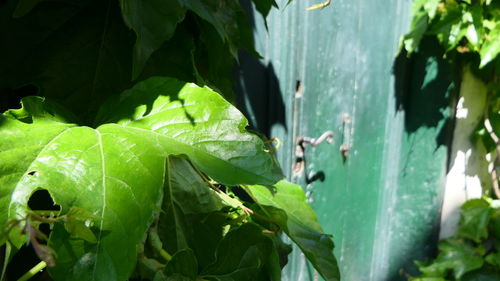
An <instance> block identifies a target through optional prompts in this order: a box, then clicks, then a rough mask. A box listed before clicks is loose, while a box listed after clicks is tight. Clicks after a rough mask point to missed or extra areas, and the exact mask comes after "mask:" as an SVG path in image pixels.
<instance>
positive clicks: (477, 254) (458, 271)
mask: <svg viewBox="0 0 500 281" xmlns="http://www.w3.org/2000/svg"><path fill="white" fill-rule="evenodd" d="M438 248H439V251H440V252H439V256H438V257H437V258H436V259H435V260H434V261H433V262H432V263H431V264H429V265H427V266H425V265H422V264H421V263H418V265H419V269H420V271H421V272H422V273H423V275H422V276H423V277H446V275H447V273H448V271H451V272H452V274H453V276H454V277H455V279H460V278H461V277H462V275H464V274H465V273H467V272H470V271H473V270H475V269H478V268H480V267H481V266H482V265H483V259H482V255H483V254H484V249H481V248H474V247H473V246H472V245H471V244H470V243H468V242H466V241H464V240H462V239H456V238H450V239H446V240H443V241H441V242H439V245H438Z"/></svg>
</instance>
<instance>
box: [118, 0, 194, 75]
mask: <svg viewBox="0 0 500 281" xmlns="http://www.w3.org/2000/svg"><path fill="white" fill-rule="evenodd" d="M120 6H121V10H122V15H123V19H124V21H125V23H126V24H127V26H128V27H129V28H132V29H133V30H134V31H135V34H136V43H135V46H134V58H133V67H132V69H133V70H132V76H133V78H134V79H135V78H137V77H138V76H139V74H140V73H141V72H142V70H143V68H144V65H145V64H146V61H147V60H148V59H149V57H150V56H151V54H152V53H153V52H154V51H156V50H158V49H159V48H160V46H161V45H162V43H163V42H165V41H166V40H168V39H169V38H170V37H172V35H173V34H174V31H175V28H176V26H177V24H178V23H179V22H180V21H182V20H183V19H184V15H185V13H186V10H185V9H184V8H183V7H182V6H181V5H180V4H179V3H178V2H177V1H164V0H148V1H143V0H120Z"/></svg>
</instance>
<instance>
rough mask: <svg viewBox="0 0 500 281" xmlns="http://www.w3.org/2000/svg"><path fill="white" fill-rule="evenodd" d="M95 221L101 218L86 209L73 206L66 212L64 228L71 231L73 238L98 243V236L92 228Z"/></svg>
mask: <svg viewBox="0 0 500 281" xmlns="http://www.w3.org/2000/svg"><path fill="white" fill-rule="evenodd" d="M94 221H97V222H98V221H99V219H98V218H96V217H95V216H93V215H92V214H90V213H89V212H88V211H86V210H84V209H81V208H75V207H73V208H71V209H70V210H69V212H68V213H67V214H66V218H65V220H64V228H65V229H66V231H68V232H69V233H70V235H71V237H72V238H77V239H78V238H79V239H83V240H85V241H87V242H90V243H97V238H96V236H95V234H94V233H93V232H92V230H91V229H90V227H93V226H94V224H93V222H94Z"/></svg>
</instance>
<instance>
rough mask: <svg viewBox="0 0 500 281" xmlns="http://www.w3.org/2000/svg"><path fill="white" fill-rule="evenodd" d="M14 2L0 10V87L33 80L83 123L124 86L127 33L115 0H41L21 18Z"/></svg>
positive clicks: (128, 72)
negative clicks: (1, 38)
mask: <svg viewBox="0 0 500 281" xmlns="http://www.w3.org/2000/svg"><path fill="white" fill-rule="evenodd" d="M14 6H15V1H8V2H7V3H6V4H2V7H1V9H0V33H1V34H3V39H4V40H3V42H2V44H0V60H1V61H2V64H1V65H0V77H1V78H0V87H5V88H18V87H21V86H24V85H26V84H35V85H36V86H38V87H39V89H40V93H39V94H40V95H41V96H45V97H50V98H52V99H55V100H57V102H59V103H61V104H63V105H64V106H66V108H67V109H69V110H71V111H72V112H74V113H75V114H76V115H78V116H79V117H80V118H81V119H82V120H81V121H84V122H85V121H88V120H89V118H90V116H92V115H93V114H95V112H96V111H97V109H98V107H99V105H100V103H101V102H102V101H103V100H104V99H106V98H107V97H109V96H110V95H114V94H117V93H120V92H121V91H122V90H124V89H125V88H127V87H129V86H130V84H131V61H132V60H131V53H132V44H133V34H131V33H130V32H129V31H128V30H127V28H126V26H125V25H124V24H123V20H122V18H121V14H120V9H119V6H118V3H117V2H116V1H113V0H104V1H90V0H82V1H56V2H54V1H41V3H40V4H38V5H36V6H35V7H34V8H33V9H32V10H31V12H30V13H28V14H26V15H25V16H24V17H21V18H12V17H11V16H10V15H11V14H12V12H13V7H14Z"/></svg>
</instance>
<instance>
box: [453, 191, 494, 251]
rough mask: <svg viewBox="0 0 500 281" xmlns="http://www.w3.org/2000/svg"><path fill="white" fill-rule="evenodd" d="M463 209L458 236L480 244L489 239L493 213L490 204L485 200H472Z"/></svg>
mask: <svg viewBox="0 0 500 281" xmlns="http://www.w3.org/2000/svg"><path fill="white" fill-rule="evenodd" d="M461 209H462V216H461V217H460V227H459V229H458V234H459V235H462V236H463V237H466V238H469V239H471V240H473V241H475V242H476V243H480V242H481V241H482V239H485V238H487V237H488V222H489V220H490V216H491V213H492V209H491V207H490V204H489V203H488V202H487V201H486V200H484V199H472V200H469V201H467V202H465V204H463V205H462V207H461Z"/></svg>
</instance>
